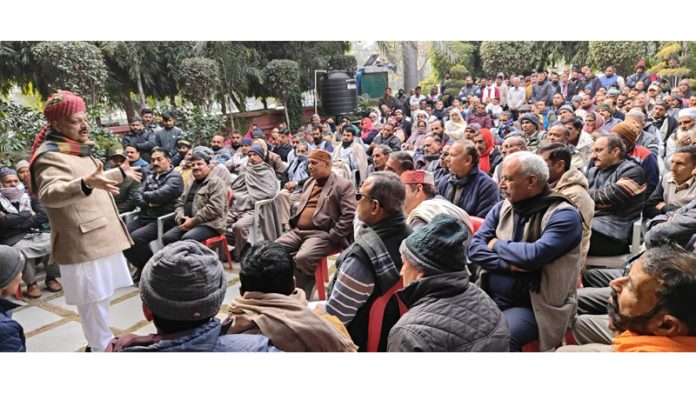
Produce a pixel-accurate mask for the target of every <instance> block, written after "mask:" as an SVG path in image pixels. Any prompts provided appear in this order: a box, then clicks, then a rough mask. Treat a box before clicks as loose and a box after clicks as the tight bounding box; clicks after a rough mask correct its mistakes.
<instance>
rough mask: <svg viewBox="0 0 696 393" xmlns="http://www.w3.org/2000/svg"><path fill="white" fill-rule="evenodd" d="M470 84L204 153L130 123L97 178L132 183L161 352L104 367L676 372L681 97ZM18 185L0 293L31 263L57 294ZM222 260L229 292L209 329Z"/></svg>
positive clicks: (693, 125)
mask: <svg viewBox="0 0 696 393" xmlns="http://www.w3.org/2000/svg"><path fill="white" fill-rule="evenodd" d="M466 81H467V82H466V85H465V86H464V87H462V88H461V90H460V92H459V94H457V95H455V96H452V95H442V94H440V93H439V88H438V87H437V86H435V87H433V89H431V90H430V94H429V95H423V94H421V88H420V87H416V88H415V89H412V91H411V92H410V94H405V92H404V91H403V90H400V91H399V93H398V94H397V95H396V96H392V94H391V93H392V91H391V88H387V89H386V90H385V95H384V97H382V98H381V99H380V100H379V102H378V106H377V107H376V108H374V109H372V110H371V111H370V113H369V114H368V115H367V116H365V117H364V118H362V119H360V120H359V122H356V124H355V125H354V124H352V123H351V122H350V121H348V119H342V120H341V121H340V122H338V123H335V122H334V119H333V118H332V117H328V118H326V119H322V118H321V117H320V116H319V115H313V116H312V117H311V120H310V121H309V122H308V123H307V124H306V125H305V126H302V127H301V128H300V129H299V130H296V131H295V132H292V131H291V130H290V129H289V128H288V127H287V126H286V125H285V124H279V125H278V127H276V128H273V129H272V130H262V129H261V128H258V127H256V125H253V126H252V127H251V128H250V130H249V132H248V133H246V134H245V135H243V134H242V133H239V132H236V131H233V132H230V133H229V134H228V135H222V134H220V135H215V136H213V137H212V139H211V140H210V142H209V144H208V146H194V145H193V144H192V143H191V142H190V141H188V140H187V139H186V138H187V136H186V132H185V131H183V130H182V129H180V128H178V127H177V126H176V118H175V117H174V116H173V115H172V114H170V113H163V114H162V125H161V126H160V125H158V124H157V122H156V121H154V119H153V113H152V111H150V110H147V109H146V110H143V111H142V113H141V117H142V120H141V118H138V117H134V118H131V119H129V126H130V131H129V132H128V134H127V135H125V136H124V137H123V140H122V142H123V146H122V148H121V147H119V148H118V149H113V151H111V152H110V153H109V157H108V162H107V164H108V165H109V166H111V167H113V168H117V167H120V166H121V165H122V164H123V163H124V162H125V161H128V163H129V165H130V166H131V167H132V168H134V169H136V170H138V171H140V173H141V174H142V179H141V180H135V179H130V181H129V182H124V183H122V184H121V185H120V189H119V191H120V192H119V194H118V195H117V196H115V198H116V202H117V206H118V209H119V212H121V213H126V212H132V213H131V214H130V215H131V217H129V220H127V229H128V232H129V233H130V236H131V238H132V239H133V243H134V244H133V245H132V246H131V248H130V249H128V250H126V251H125V252H124V255H125V256H126V258H127V259H128V261H129V262H130V264H131V265H132V266H133V269H132V271H133V279H134V281H135V282H136V283H138V285H139V288H140V295H141V298H142V301H143V312H144V315H145V317H146V318H147V319H148V320H151V321H153V322H154V325H155V327H156V328H157V333H156V334H152V335H148V336H137V335H133V334H128V335H124V336H120V337H117V338H115V339H114V340H112V342H111V343H110V344H109V346H108V348H107V350H109V351H114V352H115V351H257V352H258V351H260V352H267V351H331V352H354V351H496V352H503V351H505V352H506V351H513V352H514V351H554V350H558V351H696V255H694V252H695V247H696V244H695V243H696V200H695V198H694V197H695V196H696V184H695V183H696V98H695V99H691V98H694V97H696V93H693V92H690V91H689V88H688V86H689V85H688V83H687V84H686V85H684V84H682V83H680V84H679V86H678V87H675V88H673V89H672V90H671V91H665V92H662V86H661V85H660V83H659V81H658V82H655V83H653V81H651V79H650V76H649V75H647V74H646V73H645V65H644V63H643V62H642V61H641V62H639V63H638V64H637V65H636V73H634V74H631V75H630V76H627V77H626V79H625V80H624V78H623V77H620V76H618V75H616V74H615V72H614V69H613V67H607V68H606V70H605V71H604V73H603V74H602V75H601V76H599V77H598V76H596V75H595V74H594V73H593V72H592V71H591V70H590V69H589V67H586V66H585V67H582V69H579V68H573V69H572V70H564V71H563V72H561V73H560V74H559V73H556V72H551V73H549V74H547V73H546V72H543V71H542V72H539V73H536V72H535V73H533V74H532V75H529V76H516V75H512V76H509V77H508V78H506V76H505V75H504V74H502V73H500V74H498V75H497V76H496V77H495V78H482V79H481V80H480V81H479V82H478V83H475V82H474V79H473V78H471V77H468V78H467V80H466ZM684 87H686V88H684ZM27 166H28V164H27V162H26V161H21V162H19V163H17V165H16V167H15V168H9V167H7V168H0V228H1V229H2V232H1V233H0V244H1V246H0V256H1V260H0V290H1V291H2V295H3V296H7V295H12V294H15V293H17V292H18V288H19V287H20V280H21V279H22V278H23V280H24V283H25V284H26V295H27V296H28V297H30V298H37V297H41V296H42V292H41V289H40V288H39V287H38V283H37V278H36V277H37V274H36V269H37V266H36V265H37V264H41V263H43V264H44V270H45V277H46V279H45V285H46V287H47V289H48V290H49V291H52V292H57V291H60V290H61V289H62V287H61V284H60V283H59V282H58V280H57V278H58V276H59V272H58V271H57V270H56V269H55V265H54V264H51V263H49V261H50V254H51V240H50V231H51V228H50V226H49V225H48V219H47V215H46V211H45V209H44V207H43V206H42V205H41V203H40V202H39V201H38V199H36V198H35V197H34V196H30V195H29V194H28V193H27V188H26V181H27V177H26V176H27V174H26V172H27V171H26V168H27ZM124 218H125V217H124ZM211 239H215V242H213V243H214V244H215V245H221V247H222V248H223V249H222V251H223V252H222V253H219V252H216V251H215V247H214V244H213V243H211V242H209V240H211ZM221 239H222V240H221ZM641 239H643V240H644V242H641ZM641 243H643V244H642V245H641ZM209 244H210V247H213V249H211V248H210V247H208V245H209ZM228 245H229V246H233V255H234V261H235V262H238V263H239V267H240V270H239V279H240V285H241V287H240V294H239V296H238V297H237V298H235V299H232V300H231V304H230V305H229V307H228V309H227V310H226V313H227V317H226V319H224V320H223V321H220V320H219V319H218V318H217V315H218V314H219V313H220V312H221V310H220V307H221V305H222V300H223V297H224V294H225V292H226V290H227V278H226V276H225V272H224V269H223V264H221V263H220V255H223V254H225V252H228V250H224V248H225V247H227V246H228ZM218 251H220V250H218ZM331 255H338V256H337V258H336V272H335V274H334V275H333V277H331V278H330V279H329V285H328V291H327V293H326V294H325V293H323V287H324V281H325V280H326V278H325V276H324V273H325V272H323V269H325V268H326V266H325V264H326V260H325V258H326V257H328V256H331ZM228 258H229V257H228ZM223 260H224V258H223ZM224 262H227V261H224ZM231 263H232V262H231V261H230V264H231ZM317 280H321V281H322V282H317ZM315 290H316V291H317V292H316V295H317V297H318V298H319V299H324V298H326V300H325V301H319V302H309V301H310V300H311V299H313V298H314V293H315ZM15 307H16V305H14V304H13V303H12V302H10V301H8V300H6V299H2V298H0V350H23V349H24V335H23V332H22V328H21V326H19V325H18V324H17V323H16V322H14V321H12V319H11V310H12V309H13V308H15ZM223 312H224V310H223Z"/></svg>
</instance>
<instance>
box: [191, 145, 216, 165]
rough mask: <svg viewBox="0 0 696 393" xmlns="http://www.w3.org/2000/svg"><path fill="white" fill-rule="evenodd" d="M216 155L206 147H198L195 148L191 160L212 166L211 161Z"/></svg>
mask: <svg viewBox="0 0 696 393" xmlns="http://www.w3.org/2000/svg"><path fill="white" fill-rule="evenodd" d="M214 155H215V153H214V152H213V149H211V148H209V147H206V146H196V147H194V148H193V152H191V159H192V160H203V161H205V162H206V163H208V164H210V160H212V159H213V156H214Z"/></svg>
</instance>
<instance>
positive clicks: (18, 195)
mask: <svg viewBox="0 0 696 393" xmlns="http://www.w3.org/2000/svg"><path fill="white" fill-rule="evenodd" d="M0 195H2V196H4V197H5V198H7V199H8V200H9V201H10V202H19V200H20V199H22V196H23V195H24V185H23V184H22V183H20V184H19V186H17V187H3V188H0Z"/></svg>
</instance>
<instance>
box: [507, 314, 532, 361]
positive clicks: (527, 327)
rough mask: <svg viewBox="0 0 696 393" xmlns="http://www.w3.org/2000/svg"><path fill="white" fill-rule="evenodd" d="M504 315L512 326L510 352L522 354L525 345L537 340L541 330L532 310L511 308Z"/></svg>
mask: <svg viewBox="0 0 696 393" xmlns="http://www.w3.org/2000/svg"><path fill="white" fill-rule="evenodd" d="M503 315H505V319H507V322H508V325H509V326H510V352H522V347H523V346H524V344H527V343H529V342H532V341H534V340H536V339H537V336H538V335H539V330H538V329H537V322H536V318H535V317H534V311H532V309H531V308H527V307H511V308H508V309H505V310H503Z"/></svg>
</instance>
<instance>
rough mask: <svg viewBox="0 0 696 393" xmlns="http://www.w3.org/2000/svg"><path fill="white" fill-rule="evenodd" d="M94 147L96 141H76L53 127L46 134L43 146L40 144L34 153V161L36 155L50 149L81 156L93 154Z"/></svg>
mask: <svg viewBox="0 0 696 393" xmlns="http://www.w3.org/2000/svg"><path fill="white" fill-rule="evenodd" d="M93 148H94V142H90V143H79V142H75V141H73V140H71V139H68V138H66V137H65V136H64V135H63V134H61V133H60V132H57V131H56V130H54V129H52V128H51V129H49V130H48V134H46V140H45V141H44V143H42V144H41V146H39V149H38V150H36V153H35V154H34V157H33V158H32V161H34V160H35V159H36V157H38V156H40V155H41V154H43V153H46V152H49V151H51V152H57V153H64V154H72V155H74V156H81V157H84V156H91V155H92V149H93Z"/></svg>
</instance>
